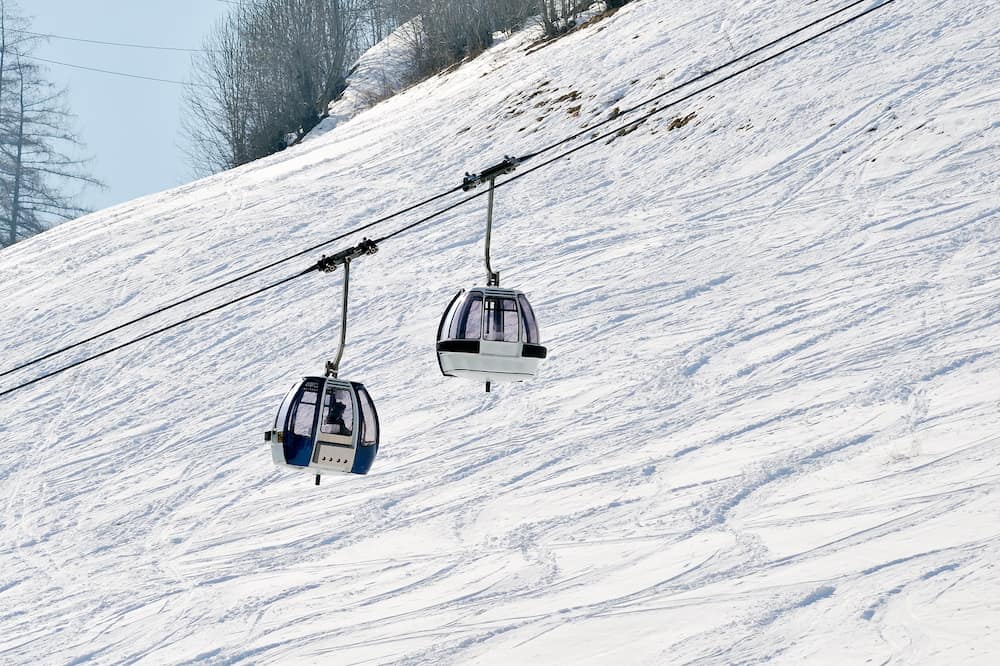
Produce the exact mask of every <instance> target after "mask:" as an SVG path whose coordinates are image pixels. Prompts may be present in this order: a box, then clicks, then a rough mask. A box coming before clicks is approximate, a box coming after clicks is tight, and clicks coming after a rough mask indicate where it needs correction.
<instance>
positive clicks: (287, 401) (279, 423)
mask: <svg viewBox="0 0 1000 666" xmlns="http://www.w3.org/2000/svg"><path fill="white" fill-rule="evenodd" d="M298 388H299V383H298V382H295V384H294V385H293V386H292V388H290V389H288V393H286V394H285V398H284V400H282V401H281V407H279V408H278V415H277V416H276V417H274V429H275V430H282V429H284V427H285V426H284V422H285V419H286V418H288V409H289V407H291V405H292V399H293V398H294V397H295V393H296V391H297V390H298Z"/></svg>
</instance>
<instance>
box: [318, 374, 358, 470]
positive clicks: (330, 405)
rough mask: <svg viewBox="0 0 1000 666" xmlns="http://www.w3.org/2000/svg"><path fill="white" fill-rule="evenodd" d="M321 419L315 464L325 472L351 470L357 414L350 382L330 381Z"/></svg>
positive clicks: (324, 396) (324, 394)
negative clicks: (326, 470)
mask: <svg viewBox="0 0 1000 666" xmlns="http://www.w3.org/2000/svg"><path fill="white" fill-rule="evenodd" d="M319 416H320V418H319V429H318V431H317V432H316V450H315V452H314V453H313V459H312V462H313V464H315V465H319V466H320V467H323V468H325V469H331V470H339V471H344V472H349V471H351V467H352V466H353V464H354V453H355V442H356V439H357V437H356V433H355V429H356V424H357V423H358V414H357V405H356V404H355V400H354V390H353V388H352V387H351V385H350V384H349V383H348V382H342V381H337V380H334V379H328V380H327V382H326V389H325V390H324V391H323V404H322V409H320V414H319Z"/></svg>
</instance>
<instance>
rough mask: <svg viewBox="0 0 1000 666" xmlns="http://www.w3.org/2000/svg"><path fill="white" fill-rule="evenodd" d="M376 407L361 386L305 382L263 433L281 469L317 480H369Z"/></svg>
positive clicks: (312, 379) (291, 393) (327, 379)
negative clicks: (356, 477) (329, 477)
mask: <svg viewBox="0 0 1000 666" xmlns="http://www.w3.org/2000/svg"><path fill="white" fill-rule="evenodd" d="M378 438H379V424H378V412H376V411H375V403H373V402H372V399H371V396H370V395H368V391H367V390H366V389H365V387H364V386H363V385H362V384H359V383H357V382H349V381H344V380H342V379H336V378H333V377H305V378H303V379H302V380H301V381H300V382H298V383H297V384H295V386H293V387H292V388H291V390H290V391H289V392H288V394H287V395H286V396H285V399H284V400H283V401H282V402H281V407H280V408H279V409H278V416H277V418H275V421H274V428H273V429H272V430H269V431H267V432H266V433H264V439H265V440H266V441H268V442H270V443H271V456H272V458H273V459H274V463H275V464H276V465H278V466H279V467H290V468H292V469H298V470H302V471H305V472H309V473H311V474H315V475H316V477H317V478H316V482H317V483H319V476H320V475H321V474H367V473H368V470H370V469H371V467H372V463H373V462H374V461H375V456H376V455H377V454H378Z"/></svg>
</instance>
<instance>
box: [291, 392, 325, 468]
mask: <svg viewBox="0 0 1000 666" xmlns="http://www.w3.org/2000/svg"><path fill="white" fill-rule="evenodd" d="M322 388H323V382H322V380H320V379H312V378H310V379H306V380H305V381H303V382H302V387H301V388H300V389H299V392H298V395H297V396H296V397H295V400H294V401H293V403H292V408H291V409H290V410H289V414H288V418H287V421H286V422H285V428H284V437H283V438H282V440H283V441H282V447H283V448H284V454H285V462H286V463H287V464H289V465H295V466H297V467H308V466H309V462H310V461H311V460H312V456H313V442H314V441H315V433H316V417H317V407H318V405H319V394H320V391H321V390H322Z"/></svg>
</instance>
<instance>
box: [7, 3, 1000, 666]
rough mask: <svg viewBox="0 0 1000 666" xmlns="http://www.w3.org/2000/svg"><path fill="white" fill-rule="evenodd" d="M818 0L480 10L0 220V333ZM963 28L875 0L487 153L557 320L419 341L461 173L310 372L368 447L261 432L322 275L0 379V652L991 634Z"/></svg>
mask: <svg viewBox="0 0 1000 666" xmlns="http://www.w3.org/2000/svg"><path fill="white" fill-rule="evenodd" d="M675 4H676V3H675ZM830 7H834V5H829V4H824V5H823V6H818V5H817V4H816V3H811V4H807V5H805V6H799V4H798V3H787V2H779V3H775V2H765V1H764V0H747V1H746V2H738V3H737V2H727V1H723V0H714V1H712V2H708V3H698V4H697V6H696V7H695V6H687V5H683V4H682V5H681V6H674V5H671V7H670V10H669V11H666V10H665V9H664V8H663V5H662V4H659V3H656V2H654V1H653V0H640V1H638V2H633V3H630V4H629V5H626V7H625V8H624V9H622V10H621V11H619V12H617V13H616V14H614V15H613V16H609V17H608V18H605V19H604V20H602V21H599V22H595V23H594V24H593V25H591V26H589V27H587V28H585V29H583V30H580V31H578V32H576V33H573V34H571V35H569V36H567V37H565V38H563V39H560V40H557V41H555V42H552V43H550V44H548V45H545V46H544V47H542V48H539V45H537V44H533V39H534V36H533V34H532V33H530V32H528V33H524V34H519V35H515V36H513V37H511V38H510V39H509V40H507V41H505V42H503V43H501V44H500V45H498V46H497V47H495V48H494V49H492V50H490V51H489V52H487V53H486V54H484V55H483V56H481V57H480V58H478V59H476V60H475V61H473V62H471V63H468V64H465V65H464V66H462V67H461V68H459V69H457V70H456V71H454V72H451V73H449V74H446V75H443V76H439V77H434V78H432V79H430V80H428V81H426V82H424V83H422V84H420V85H418V86H415V87H413V88H411V89H409V90H407V91H406V92H404V93H402V94H400V95H397V96H395V97H393V98H392V99H389V100H387V101H385V102H383V103H381V104H379V105H378V106H376V107H374V108H373V109H370V110H369V111H366V112H364V113H362V114H360V115H359V116H357V117H355V118H354V119H352V120H350V121H349V122H346V123H343V124H340V125H338V126H337V127H336V128H335V129H333V130H332V131H330V132H328V133H326V134H323V135H322V136H318V137H315V138H313V139H311V140H310V141H307V142H305V143H304V144H303V145H301V146H298V147H296V148H293V149H290V150H288V151H285V152H284V153H282V154H279V155H276V156H274V157H272V158H269V159H266V160H262V161H260V162H258V163H255V164H252V165H248V166H247V167H244V168H241V169H238V170H234V171H231V172H227V173H224V174H220V175H218V176H215V177H213V178H209V179H206V180H203V181H199V182H197V183H192V184H190V185H187V186H184V187H181V188H178V189H176V190H173V191H169V192H165V193H162V194H160V195H156V196H152V197H147V198H144V199H140V200H137V201H135V202H131V203H129V204H125V205H123V206H119V207H116V208H113V209H109V210H107V211H102V212H99V213H96V214H94V215H91V216H88V217H86V218H83V219H81V220H78V221H76V222H73V223H70V224H67V225H64V226H62V227H59V228H57V229H55V230H53V231H51V232H49V233H46V234H43V235H42V236H40V237H37V238H35V239H32V240H30V241H27V242H25V243H22V244H19V245H17V246H15V247H14V248H12V249H10V250H6V251H4V252H3V253H2V254H0V299H2V302H3V304H4V306H3V307H4V314H5V320H6V321H7V322H8V323H9V325H8V326H7V327H6V328H5V329H4V330H3V331H2V332H0V339H2V345H0V348H2V349H3V352H2V355H0V365H2V367H3V368H7V367H10V366H13V365H15V364H17V363H18V362H20V361H22V360H24V359H27V358H31V357H33V356H35V355H38V354H40V353H43V352H45V351H48V350H50V349H52V348H54V347H57V346H59V345H60V344H63V343H66V342H68V341H72V340H76V339H79V338H82V337H85V336H86V335H87V334H89V333H91V332H93V331H97V330H102V329H104V328H105V327H107V326H109V325H112V324H114V323H118V322H121V321H125V320H127V319H129V318H131V317H133V316H136V315H138V314H141V313H144V312H146V311H148V310H149V309H150V308H151V307H152V306H153V305H154V304H157V303H161V302H170V301H172V300H174V299H175V298H177V297H178V296H179V295H182V294H186V293H190V292H194V291H197V290H199V289H202V288H204V287H205V286H207V285H210V284H214V283H216V282H219V281H222V280H223V279H225V278H227V277H230V276H233V275H236V274H238V273H240V272H242V271H244V270H246V269H247V268H249V267H253V266H256V265H259V264H261V263H264V262H267V261H271V260H273V259H275V258H277V257H279V256H282V255H284V254H287V253H289V252H292V251H296V250H298V249H300V248H302V247H306V246H308V245H310V244H312V243H314V242H316V241H318V240H320V239H323V238H327V237H330V236H333V235H335V234H337V233H339V232H341V231H343V230H345V229H349V228H352V227H354V226H356V225H357V224H358V223H361V222H365V221H368V220H370V219H372V218H374V217H377V216H378V215H380V214H384V213H387V212H390V211H393V210H395V209H397V208H399V207H400V206H402V205H404V204H407V203H410V202H412V201H414V200H417V199H420V198H423V197H425V196H427V195H429V194H431V193H434V192H437V191H440V190H442V189H445V188H447V187H450V186H453V185H455V184H458V182H460V180H459V179H460V178H461V176H462V174H463V173H464V172H465V171H467V170H478V169H481V168H483V167H485V166H488V165H489V164H492V163H494V162H496V161H497V159H498V158H500V157H501V156H502V155H504V154H515V155H516V154H525V153H527V152H530V151H531V150H534V149H536V148H538V147H539V146H540V145H544V144H546V143H548V142H550V141H552V140H553V139H555V138H559V137H561V136H564V135H568V134H571V133H573V132H575V131H578V130H579V129H580V128H581V127H583V125H584V123H593V122H595V121H596V120H598V119H602V118H605V117H607V116H608V115H609V114H612V113H614V109H615V108H616V107H617V108H619V109H624V108H627V107H628V106H629V105H631V104H634V103H635V102H637V101H639V100H641V99H644V98H645V97H648V96H650V95H652V94H655V93H656V92H657V91H660V90H663V89H664V88H666V87H669V86H671V85H673V84H675V83H679V82H681V81H684V80H687V79H689V78H691V77H692V76H694V75H696V74H698V73H700V72H701V71H703V70H704V69H707V68H710V67H713V66H715V65H717V64H719V63H720V62H723V61H725V60H727V59H729V58H731V57H733V55H734V53H742V52H744V51H747V50H749V49H751V48H753V47H755V46H757V45H759V44H761V43H764V42H766V41H767V40H769V39H771V38H773V37H775V36H778V35H780V34H783V33H784V32H786V31H787V30H789V29H790V27H792V26H797V25H801V24H804V23H806V22H808V21H809V20H810V19H812V18H814V17H816V16H818V15H821V14H822V13H824V12H825V11H827V9H828V8H830ZM998 21H1000V19H998V18H997V16H996V13H995V12H991V11H990V9H989V8H988V7H985V6H983V5H982V3H974V2H971V0H952V1H950V2H944V1H937V2H928V3H920V4H916V3H906V2H901V1H900V2H896V3H894V4H893V5H891V6H890V7H888V8H887V9H884V10H881V12H879V13H877V14H875V15H873V16H871V17H869V18H866V19H864V20H862V21H860V22H859V23H857V24H855V25H853V26H852V27H849V28H846V29H845V30H843V31H840V32H837V33H835V34H832V35H829V36H827V37H825V38H823V39H822V40H820V41H818V42H816V43H814V44H812V45H810V46H807V47H804V48H803V49H801V50H799V51H796V52H795V53H792V54H789V55H787V56H784V57H782V58H780V59H779V60H778V61H776V62H775V63H774V64H772V65H769V66H766V67H763V68H760V69H758V70H755V71H753V72H752V73H749V74H747V75H746V76H744V77H741V78H739V79H737V80H734V81H732V82H730V83H728V84H725V85H723V86H721V87H719V88H717V89H715V90H713V91H712V92H711V93H709V94H706V95H703V96H701V97H699V98H697V99H695V100H692V101H690V102H687V103H685V104H682V105H680V106H679V107H677V108H676V109H672V110H671V111H670V112H668V113H666V114H664V115H663V116H660V117H658V118H656V119H653V120H650V121H649V122H647V123H645V124H644V125H642V126H641V127H640V128H638V129H637V130H636V131H634V132H631V133H628V134H625V135H623V136H621V137H616V138H615V139H614V140H612V141H609V142H607V143H605V144H601V145H600V146H596V147H594V148H590V149H586V150H584V151H581V152H579V153H577V154H576V155H574V156H573V157H572V158H571V159H569V160H568V161H565V162H563V163H560V164H559V165H554V166H553V167H552V168H549V169H546V170H543V171H540V172H538V173H537V174H534V175H531V176H529V177H526V178H523V179H521V180H519V181H517V182H516V183H514V184H512V185H510V186H508V187H504V188H502V189H501V190H500V191H499V193H498V203H497V206H498V210H497V215H498V217H497V226H496V228H495V232H494V262H493V263H494V266H495V267H496V268H498V269H499V270H500V271H501V274H502V277H503V282H504V284H505V285H508V286H512V287H517V288H520V289H522V290H524V291H526V292H527V293H528V294H529V296H530V297H531V298H532V302H533V304H534V306H535V309H536V311H537V313H538V315H539V318H540V322H541V325H542V335H543V342H544V343H545V344H547V345H548V346H549V348H550V358H549V359H548V360H547V361H546V362H545V364H544V365H543V366H542V370H541V372H540V374H539V377H538V378H537V379H536V380H535V381H534V382H531V383H528V384H523V385H516V386H504V387H500V388H498V389H497V390H496V391H495V392H494V393H490V394H484V393H483V392H482V387H481V386H478V385H475V384H472V383H465V382H460V381H459V380H445V379H443V378H441V377H440V376H439V373H438V370H437V365H436V361H435V358H434V354H433V340H434V334H435V330H436V327H437V323H438V317H439V316H440V314H441V310H442V309H443V308H444V307H445V305H446V304H447V302H448V300H449V299H450V297H451V296H452V295H453V294H454V292H455V291H456V290H457V289H458V288H459V287H462V286H470V285H471V284H472V283H474V282H480V281H481V280H482V272H483V271H482V268H481V265H482V257H481V253H482V234H483V221H484V215H485V214H484V211H483V208H482V205H481V204H480V205H474V206H468V207H465V208H460V209H457V210H456V211H454V212H452V213H449V214H447V215H445V216H443V217H441V218H440V219H438V220H437V221H435V222H433V223H431V224H428V225H426V226H425V227H423V228H421V229H419V230H416V231H414V232H412V233H410V234H408V235H406V236H404V237H402V238H400V239H399V240H396V241H393V242H390V243H386V244H385V245H384V246H383V247H382V248H381V251H380V252H379V254H378V255H376V256H374V257H366V258H363V259H361V260H358V261H357V262H356V263H355V264H354V265H353V267H354V270H353V271H352V290H351V291H352V299H351V306H350V309H351V323H350V329H349V339H348V348H347V352H346V356H345V360H344V362H343V364H342V366H341V367H342V374H343V376H345V377H347V378H351V379H358V380H361V381H364V382H365V384H366V385H367V386H368V387H369V389H370V390H371V392H372V394H373V396H374V397H375V399H376V401H377V404H378V407H379V411H380V415H381V419H382V423H383V446H382V451H381V455H380V458H379V459H378V460H377V461H376V463H375V467H374V468H373V470H372V474H371V475H370V476H368V477H359V478H332V477H328V478H327V479H326V480H325V481H324V484H323V485H322V486H320V487H319V488H316V487H314V486H312V481H311V478H310V477H308V476H306V475H297V474H293V473H290V472H286V471H280V470H276V469H274V468H273V467H272V466H271V463H270V455H269V451H268V449H267V448H266V446H265V444H264V442H263V441H262V432H263V430H264V429H265V428H266V427H267V425H268V424H269V422H270V420H271V419H273V415H274V410H276V409H277V406H278V402H279V401H280V399H281V396H282V394H283V393H284V391H285V390H286V389H287V387H288V386H289V385H290V384H291V383H292V382H293V381H294V380H295V379H297V378H298V377H299V376H300V375H301V374H304V373H306V372H308V371H314V370H317V369H319V368H320V367H321V366H322V362H323V361H324V360H325V359H326V358H327V356H328V355H330V354H331V353H332V352H333V350H334V345H335V344H336V337H337V328H336V327H337V325H338V323H339V316H340V313H339V299H340V275H334V276H320V275H313V276H310V277H307V278H304V279H302V280H299V281H297V282H295V283H293V285H292V286H290V287H287V288H284V289H281V290H278V291H274V292H269V293H268V294H266V295H264V296H261V297H258V298H254V299H251V300H248V301H245V302H244V303H242V304H240V305H238V306H235V307H233V308H232V309H229V310H227V311H225V312H224V313H222V314H219V315H215V316H210V317H207V318H204V319H201V320H198V321H196V322H194V323H192V324H190V325H186V326H184V327H181V328H178V329H174V330H173V331H171V332H170V333H169V334H166V335H163V336H160V337H157V338H154V339H152V340H150V341H148V342H145V343H142V344H140V345H137V346H135V347H132V348H130V349H129V350H126V351H124V352H121V353H118V354H115V355H112V356H109V357H106V358H105V359H102V360H101V361H98V362H95V363H93V364H90V365H87V366H83V367H82V368H79V369H77V370H74V371H71V372H69V373H67V374H65V375H63V376H61V377H60V378H59V379H56V380H51V381H49V382H46V383H42V384H39V385H36V386H34V387H32V388H29V389H26V390H24V391H21V392H18V393H16V394H13V395H12V396H9V397H8V398H5V399H3V401H2V402H0V405H2V410H3V412H2V414H3V419H2V423H0V479H2V484H0V502H2V506H3V511H2V513H0V520H2V525H0V526H2V531H0V534H2V536H0V661H2V662H11V663H79V662H86V661H93V662H95V663H120V662H131V661H145V662H148V663H164V662H166V663H178V662H188V661H197V662H207V663H220V664H221V663H243V662H247V663H249V662H252V663H361V662H368V663H408V664H418V663H431V662H435V663H470V662H472V663H504V664H509V663H556V662H561V663H594V664H605V663H683V662H688V661H704V662H717V663H729V662H740V663H742V662H752V661H757V660H762V659H766V658H775V657H777V658H780V659H781V660H783V661H786V662H788V663H801V662H802V661H803V660H806V659H809V660H820V661H831V662H832V661H837V662H843V661H845V660H846V661H849V662H860V661H864V660H867V659H872V660H876V661H878V662H885V661H888V660H895V661H904V662H928V661H942V660H947V661H966V660H971V661H977V660H978V661H980V662H982V663H988V661H989V659H990V657H991V655H995V654H996V653H997V652H998V650H1000V639H998V638H997V634H996V632H994V631H992V627H993V626H994V625H995V624H996V622H997V621H998V618H1000V608H998V603H997V602H996V601H995V600H996V599H997V598H998V597H1000V594H998V593H1000V585H998V583H997V582H996V580H997V577H996V576H995V572H994V568H995V562H996V559H997V556H998V551H1000V539H998V535H997V525H1000V509H998V508H997V503H996V501H995V497H996V491H997V489H998V487H1000V475H998V473H997V471H996V470H997V464H998V462H1000V453H998V451H1000V447H998V443H1000V416H998V410H997V407H998V405H1000V402H998V401H1000V379H998V378H1000V372H998V370H1000V358H998V354H997V345H996V340H997V339H998V335H1000V295H998V294H1000V215H998V208H1000V196H998V194H997V189H996V185H995V183H996V182H998V181H1000V167H998V166H997V165H998V163H1000V160H998V159H997V158H998V157H1000V155H998V152H1000V151H998V149H997V146H998V145H1000V144H998V137H1000V132H998V117H997V108H998V101H1000V86H998V84H997V81H998V80H1000V77H998V70H1000V67H998V65H997V63H998V62H1000V58H998V57H997V56H998V48H997V44H996V34H997V32H998V27H1000V25H998ZM576 107H579V108H576ZM691 114H694V115H693V116H692V115H691ZM684 118H689V120H688V122H687V123H686V124H683V123H682V122H676V123H674V122H673V121H675V120H678V119H684ZM672 123H673V124H675V125H683V126H681V127H676V128H674V129H670V126H671V124H672ZM479 201H482V200H481V199H480V200H479ZM411 219H414V218H413V217H410V218H406V219H405V220H400V221H399V222H398V224H390V225H387V227H386V229H385V230H388V229H394V228H397V227H398V226H402V225H403V224H404V223H405V222H406V221H409V220H411ZM385 230H383V229H380V230H379V232H380V233H382V232H383V231H385ZM358 240H360V239H358ZM346 245H347V242H345V243H343V244H342V245H340V246H338V249H339V247H343V246H346ZM310 261H311V259H310V258H306V259H305V260H304V261H302V262H299V263H293V264H290V265H288V266H286V267H285V268H282V269H276V270H275V271H273V272H270V273H268V274H267V275H264V276H261V277H260V279H259V282H256V283H254V282H253V281H250V283H244V284H242V285H240V286H239V287H238V288H236V289H235V290H232V291H230V292H226V293H223V294H219V295H217V296H216V297H215V298H214V299H212V298H210V299H208V300H207V303H200V304H198V305H196V306H194V307H191V308H188V309H187V310H185V311H186V312H193V311H196V310H198V309H200V308H202V307H205V306H206V305H211V304H212V303H215V302H221V301H222V300H225V298H226V297H228V296H231V295H234V294H239V293H243V292H244V291H249V290H250V289H252V288H253V286H254V285H255V284H263V283H265V282H268V281H271V280H274V279H277V278H280V277H283V276H284V275H288V274H291V273H293V272H296V271H299V270H301V269H303V268H305V267H306V266H308V265H309V263H310ZM182 310H183V309H182ZM181 314H182V313H174V314H171V315H170V316H167V317H164V318H163V319H159V320H157V321H156V322H150V323H149V324H148V327H149V328H152V327H155V326H156V325H157V324H159V323H164V322H169V321H173V320H174V319H175V318H178V317H180V315H181ZM10 324H12V325H10ZM140 330H142V328H141V327H140ZM138 332H139V331H130V332H129V333H128V334H124V335H119V336H112V337H111V340H106V341H104V342H102V343H101V344H100V345H97V346H95V347H91V348H90V349H102V348H104V346H107V345H110V344H111V343H112V341H113V340H125V339H127V338H128V337H131V336H132V335H134V334H136V333H138ZM71 356H72V355H71ZM57 365H58V363H51V364H47V365H45V367H47V368H49V367H56V366H57ZM32 376H34V374H32V372H26V373H23V374H22V375H18V377H17V378H22V379H27V378H30V377H32ZM5 379H7V380H10V381H5V383H4V384H3V386H4V387H7V386H10V385H12V384H13V382H14V379H12V378H5Z"/></svg>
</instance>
